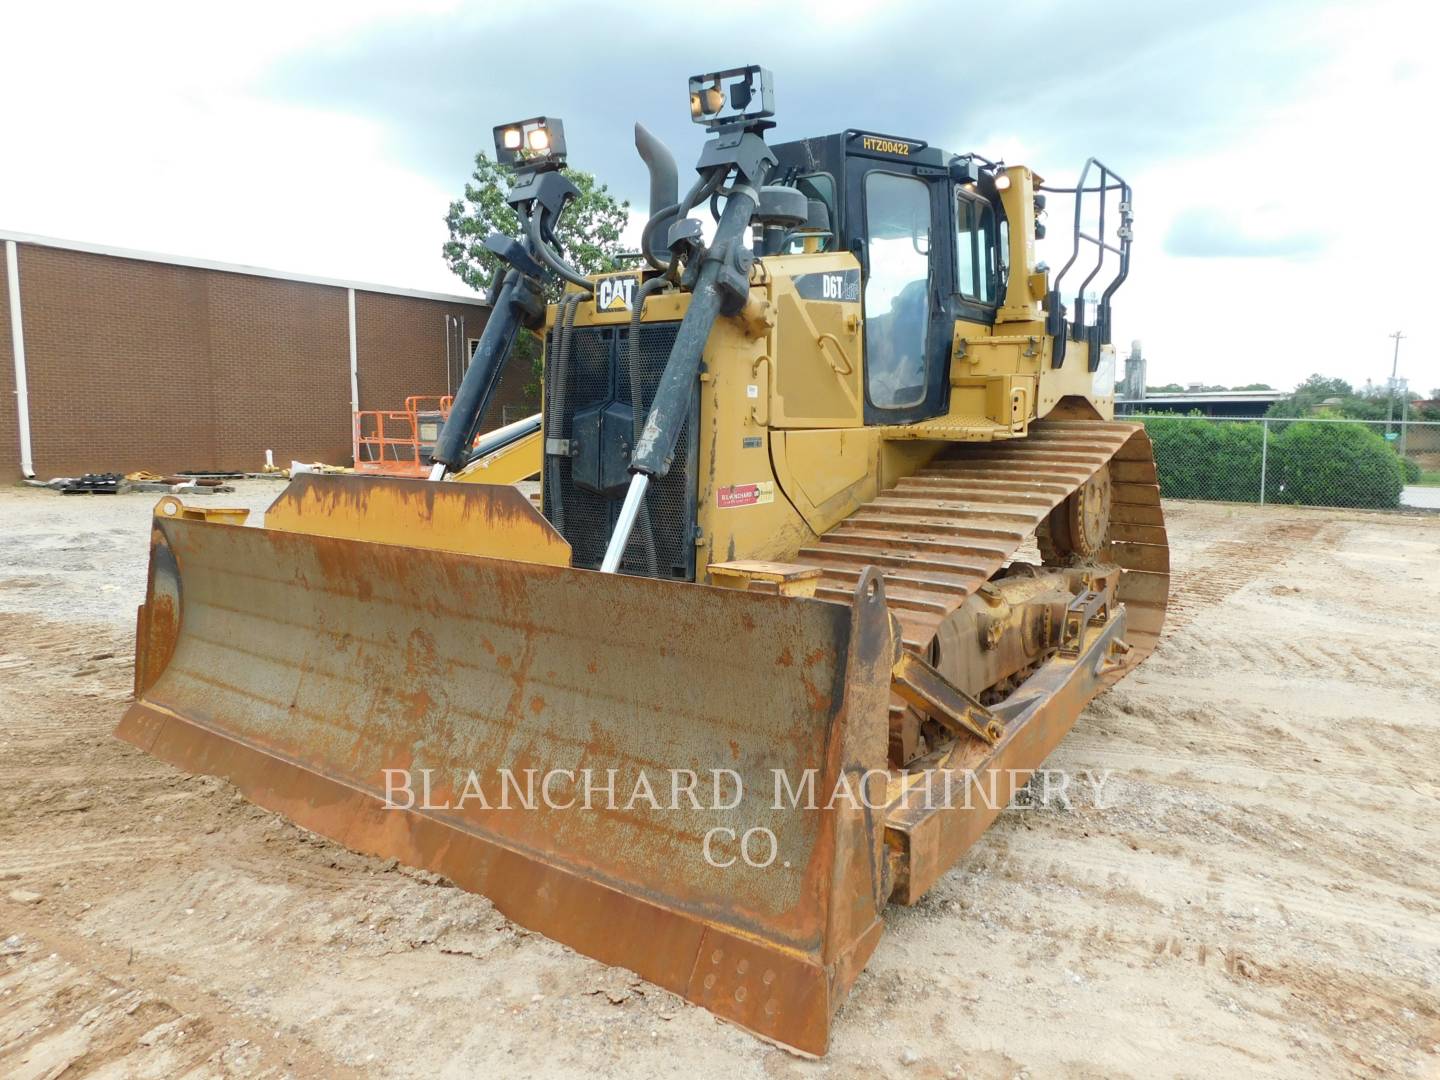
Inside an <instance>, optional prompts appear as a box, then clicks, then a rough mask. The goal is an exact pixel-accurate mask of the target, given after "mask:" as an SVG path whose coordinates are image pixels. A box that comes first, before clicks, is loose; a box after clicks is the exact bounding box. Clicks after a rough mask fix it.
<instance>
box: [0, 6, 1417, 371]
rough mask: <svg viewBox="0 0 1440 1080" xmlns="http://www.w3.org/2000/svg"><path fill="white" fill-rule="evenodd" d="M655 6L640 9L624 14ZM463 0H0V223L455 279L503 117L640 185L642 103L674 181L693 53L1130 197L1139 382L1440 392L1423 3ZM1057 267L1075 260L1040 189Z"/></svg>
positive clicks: (795, 98)
mask: <svg viewBox="0 0 1440 1080" xmlns="http://www.w3.org/2000/svg"><path fill="white" fill-rule="evenodd" d="M641 10H643V11H644V14H643V16H641V15H640V14H638V12H639V11H641ZM707 10H708V11H712V12H715V18H714V25H706V23H705V20H704V19H702V18H698V17H697V16H696V15H695V14H694V12H693V11H692V10H691V9H688V8H685V7H683V6H678V7H677V6H674V5H671V6H669V7H666V6H665V5H660V6H658V7H649V8H644V9H641V8H636V7H634V6H631V5H616V4H595V3H588V4H564V3H546V2H544V0H532V2H531V3H528V4H523V5H519V4H503V5H502V4H473V3H472V4H466V3H457V2H453V0H345V2H343V3H339V2H331V0H316V2H309V0H288V2H285V3H276V2H271V0H254V2H251V3H248V4H246V5H243V6H241V5H218V4H217V5H212V4H197V3H194V2H193V0H191V2H187V3H183V4H146V3H134V4H126V5H118V4H114V3H107V4H97V5H95V6H94V7H93V8H91V7H87V6H86V5H83V4H59V3H53V4H44V5H42V4H34V3H26V4H18V3H4V4H0V41H4V42H6V43H7V48H6V49H5V51H4V60H3V62H0V229H8V230H15V231H22V232H31V233H40V234H45V235H50V236H59V237H63V238H68V239H73V240H83V241H88V242H92V243H100V244H113V245H118V246H124V247H131V248H139V249H143V250H149V251H157V252H165V253H171V254H182V255H189V256H195V257H200V258H208V259H216V260H220V261H225V262H239V263H246V264H251V265H258V266H266V267H272V268H276V269H281V270H287V271H292V272H297V273H306V274H316V275H323V276H330V277H339V278H349V279H355V280H360V281H372V282H378V283H383V284H388V285H398V286H406V287H411V288H417V289H429V290H437V291H442V292H464V291H466V290H465V288H464V286H463V285H462V283H461V282H460V281H459V279H458V278H455V277H454V276H453V275H452V274H451V273H450V272H449V270H448V269H447V268H446V267H445V265H444V263H443V261H442V259H441V257H440V249H441V244H442V243H443V241H444V240H445V236H446V233H445V226H444V214H445V210H446V206H447V204H448V202H449V201H450V200H451V199H452V198H455V197H456V196H458V195H459V194H460V192H461V191H462V190H463V187H464V183H465V180H466V178H467V176H468V174H469V171H470V168H471V165H472V162H473V157H474V153H475V151H476V150H478V149H481V148H488V147H489V144H490V138H491V136H490V130H491V128H492V126H494V125H495V124H498V123H503V122H506V121H510V120H515V119H519V118H522V117H528V116H534V115H539V114H544V115H551V116H559V117H563V118H564V121H565V128H566V135H567V140H568V143H569V151H570V161H571V164H572V165H574V166H576V167H578V168H582V169H585V170H587V171H590V172H594V173H595V174H596V175H597V176H599V177H600V179H601V180H602V181H604V182H605V183H606V184H607V185H608V186H609V187H610V189H611V191H612V192H614V193H615V194H617V195H619V196H620V197H623V198H626V199H629V200H630V202H631V204H632V206H633V207H635V208H636V214H635V220H636V224H637V226H638V223H639V220H640V216H639V210H641V209H643V207H644V206H645V205H646V197H647V193H646V177H645V170H644V167H643V165H642V164H641V163H640V161H639V159H638V157H636V155H635V151H634V146H633V141H632V136H631V129H632V125H633V123H634V122H635V121H637V120H639V121H641V122H643V123H645V124H646V126H648V127H650V128H651V130H653V131H655V132H656V133H657V134H659V135H660V136H661V137H662V138H663V139H664V140H665V141H666V142H667V143H669V145H670V146H671V148H672V150H673V151H674V152H675V155H676V157H677V159H679V161H680V163H681V169H682V177H683V176H684V175H688V174H689V170H690V167H691V163H692V162H693V160H694V157H695V155H696V154H698V152H699V149H700V146H701V143H702V141H703V135H702V132H701V130H700V129H699V128H697V127H695V126H694V125H692V124H691V123H690V122H689V116H688V111H687V105H686V94H685V80H686V78H687V76H689V75H692V74H696V73H699V72H702V71H706V70H716V69H720V68H726V67H733V66H736V65H739V64H744V63H760V64H764V65H765V66H767V67H768V68H770V69H771V70H772V72H773V73H774V80H775V88H776V112H777V119H778V120H779V126H778V128H777V129H776V131H775V132H774V133H773V136H772V139H773V140H774V141H782V140H785V139H788V138H798V137H801V136H804V135H818V134H825V133H830V132H835V131H841V130H844V129H845V128H850V127H859V128H867V129H872V130H879V131H885V132H889V133H893V134H898V135H902V136H910V137H914V138H921V139H925V140H927V141H928V142H930V143H932V144H934V145H938V146H942V147H944V148H946V149H948V150H952V151H956V152H964V151H969V150H976V151H979V152H981V153H983V154H985V155H986V156H988V157H992V158H996V157H1003V158H1004V159H1005V160H1006V161H1007V162H1010V163H1012V164H1022V163H1023V164H1026V165H1029V166H1030V167H1031V168H1032V169H1034V170H1035V171H1036V172H1037V173H1039V174H1041V175H1042V176H1043V177H1044V178H1045V179H1046V180H1048V181H1050V182H1052V183H1055V184H1065V183H1069V182H1072V181H1073V180H1074V178H1075V177H1076V175H1077V174H1078V171H1079V169H1080V167H1081V165H1082V164H1083V163H1084V161H1085V159H1086V158H1087V157H1090V156H1095V157H1099V158H1101V159H1102V160H1104V161H1105V162H1107V163H1108V164H1109V165H1111V166H1113V167H1114V168H1115V169H1116V170H1118V171H1119V172H1120V173H1122V174H1123V175H1124V176H1125V177H1126V178H1127V179H1128V180H1129V181H1130V183H1131V185H1132V186H1133V188H1134V191H1135V214H1136V222H1135V245H1134V253H1133V260H1132V269H1131V276H1130V279H1129V281H1128V282H1127V283H1126V285H1125V286H1124V288H1123V289H1122V290H1121V291H1120V292H1119V293H1118V295H1117V297H1116V300H1115V339H1116V343H1117V346H1118V347H1119V349H1120V351H1121V352H1122V353H1124V352H1125V351H1127V349H1128V344H1129V342H1130V341H1131V340H1132V339H1140V340H1142V341H1143V343H1144V351H1145V354H1146V356H1147V358H1148V362H1149V382H1150V383H1151V384H1160V383H1167V382H1179V383H1189V382H1205V383H1219V384H1224V385H1239V384H1243V383H1251V382H1267V383H1270V384H1272V385H1275V386H1278V387H1289V386H1292V385H1294V384H1295V383H1297V382H1299V381H1300V380H1301V379H1303V378H1304V377H1305V376H1307V375H1309V374H1310V373H1312V372H1320V373H1323V374H1326V375H1332V376H1340V377H1343V378H1346V379H1348V380H1350V381H1351V382H1354V383H1356V384H1363V383H1364V381H1365V380H1366V379H1367V378H1370V379H1374V380H1375V381H1377V382H1383V381H1384V379H1386V378H1387V377H1388V376H1389V374H1390V364H1391V359H1392V348H1393V344H1394V343H1393V341H1392V340H1391V339H1390V337H1389V335H1390V334H1391V333H1393V332H1394V331H1396V330H1401V331H1403V332H1404V333H1405V335H1406V336H1405V338H1404V340H1403V342H1402V345H1401V354H1400V374H1401V376H1402V377H1408V378H1409V380H1410V385H1411V387H1412V388H1413V389H1418V390H1419V391H1420V392H1421V393H1426V392H1428V391H1429V390H1430V389H1431V388H1440V331H1437V330H1436V329H1435V327H1434V325H1433V324H1428V323H1426V322H1424V320H1423V318H1421V317H1420V316H1423V315H1425V313H1427V312H1429V311H1431V310H1433V309H1434V307H1435V306H1436V300H1435V294H1436V289H1435V287H1434V285H1433V284H1432V278H1433V276H1434V275H1433V272H1432V270H1431V268H1430V266H1429V265H1428V259H1429V258H1430V257H1432V256H1433V253H1434V252H1436V251H1437V250H1440V224H1437V215H1436V214H1435V212H1434V211H1433V210H1432V209H1431V208H1430V203H1431V202H1432V201H1433V200H1432V195H1431V191H1430V190H1429V187H1428V184H1427V182H1428V181H1431V180H1432V179H1433V178H1434V177H1435V176H1436V175H1437V173H1440V170H1437V168H1436V166H1437V164H1440V161H1437V158H1440V136H1437V134H1436V132H1437V130H1440V124H1436V123H1435V122H1434V121H1433V118H1430V117H1429V116H1428V114H1429V113H1430V111H1431V110H1432V109H1433V107H1434V105H1435V103H1437V102H1440V64H1437V63H1436V61H1435V60H1434V59H1433V57H1432V56H1430V55H1429V52H1430V51H1431V46H1432V44H1433V41H1434V40H1435V35H1436V30H1437V28H1440V15H1435V14H1432V13H1431V7H1430V5H1428V4H1425V3H1422V2H1418V0H1411V2H1387V0H1379V2H1372V3H1350V4H1346V3H1323V2H1310V3H1298V2H1291V0H1211V2H1209V3H1206V4H1203V5H1201V4H1194V3H1189V2H1185V3H1171V2H1168V0H1151V2H1148V3H1146V2H1122V0H1093V2H1091V3H1088V4H1074V3H1064V2H1060V0H1017V2H1012V3H1008V4H1004V5H994V6H993V7H992V6H978V5H966V4H959V3H954V2H948V3H947V2H935V3H921V2H915V3H904V2H891V3H886V4H866V3H859V2H856V0H817V2H813V3H794V4H782V3H778V2H775V0H770V2H768V3H750V2H749V0H731V2H730V3H728V4H727V5H725V7H724V15H723V17H721V16H720V14H719V11H720V9H716V8H710V9H707ZM1053 205H1054V210H1055V213H1054V215H1053V216H1052V221H1051V238H1052V239H1051V241H1049V242H1047V244H1046V245H1045V247H1044V248H1043V249H1042V254H1043V255H1045V257H1047V258H1048V259H1049V261H1050V262H1051V264H1052V265H1057V266H1058V265H1059V264H1060V263H1062V262H1063V261H1064V258H1065V257H1066V256H1067V255H1068V250H1066V251H1060V250H1059V249H1058V248H1057V245H1056V244H1055V243H1054V239H1055V238H1056V237H1060V236H1063V237H1065V238H1067V239H1066V240H1065V243H1064V245H1063V246H1067V247H1068V229H1067V228H1066V222H1065V218H1066V216H1067V211H1066V208H1065V207H1063V206H1062V205H1061V204H1059V203H1058V202H1057V203H1055V204H1053Z"/></svg>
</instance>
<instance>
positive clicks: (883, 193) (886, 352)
mask: <svg viewBox="0 0 1440 1080" xmlns="http://www.w3.org/2000/svg"><path fill="white" fill-rule="evenodd" d="M865 226H866V232H867V238H866V241H867V242H866V247H867V251H868V262H869V276H868V278H867V280H866V282H865V305H864V306H865V371H866V386H867V389H868V391H869V395H870V401H871V402H872V403H873V404H874V405H876V406H877V407H879V408H882V409H903V408H910V407H911V406H914V405H918V404H920V402H921V401H923V400H924V399H925V383H926V380H925V337H926V330H927V329H928V327H929V323H930V189H929V187H928V186H927V185H926V184H925V182H924V181H922V180H917V179H916V178H915V177H913V176H899V175H896V174H895V173H886V172H870V173H868V174H867V175H866V177H865Z"/></svg>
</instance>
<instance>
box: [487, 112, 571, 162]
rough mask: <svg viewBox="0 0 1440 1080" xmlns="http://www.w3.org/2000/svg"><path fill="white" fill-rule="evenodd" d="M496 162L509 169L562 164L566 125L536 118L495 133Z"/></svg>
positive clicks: (503, 126) (501, 127) (501, 126)
mask: <svg viewBox="0 0 1440 1080" xmlns="http://www.w3.org/2000/svg"><path fill="white" fill-rule="evenodd" d="M495 160H496V161H498V162H499V163H500V164H501V165H509V166H511V167H512V168H516V169H522V168H537V167H539V166H542V165H552V166H560V165H564V164H565V125H564V124H563V123H562V122H561V121H559V120H557V119H554V118H552V117H548V116H537V117H534V118H533V119H530V120H521V121H519V122H518V123H514V124H501V125H500V126H499V127H497V128H496V129H495Z"/></svg>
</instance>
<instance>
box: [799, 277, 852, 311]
mask: <svg viewBox="0 0 1440 1080" xmlns="http://www.w3.org/2000/svg"><path fill="white" fill-rule="evenodd" d="M795 291H796V292H798V293H799V294H800V296H801V298H802V299H805V300H834V301H842V302H846V301H848V302H850V303H859V301H860V271H859V270H841V271H839V272H838V273H832V274H799V275H797V276H796V278H795Z"/></svg>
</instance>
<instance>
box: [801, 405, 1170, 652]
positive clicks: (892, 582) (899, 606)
mask: <svg viewBox="0 0 1440 1080" xmlns="http://www.w3.org/2000/svg"><path fill="white" fill-rule="evenodd" d="M1107 464H1108V465H1109V466H1110V480H1111V492H1112V494H1111V508H1110V530H1109V536H1110V543H1109V545H1108V549H1107V551H1106V552H1104V553H1103V555H1102V561H1106V562H1111V563H1114V564H1115V565H1118V566H1119V567H1120V568H1121V569H1122V570H1123V571H1124V574H1123V575H1122V577H1121V580H1120V586H1119V592H1118V595H1119V598H1120V599H1121V600H1122V601H1124V603H1125V606H1126V609H1127V611H1128V633H1127V641H1128V643H1129V645H1130V648H1131V651H1130V654H1129V657H1128V661H1129V662H1128V663H1127V665H1126V668H1128V667H1132V666H1134V664H1136V663H1138V662H1139V661H1140V660H1143V659H1144V658H1145V657H1146V656H1148V655H1149V653H1150V652H1151V651H1152V650H1153V649H1154V648H1155V644H1156V642H1157V641H1158V640H1159V636H1160V628H1161V625H1162V624H1163V622H1164V619H1165V605H1166V601H1167V598H1168V595H1169V579H1170V557H1169V546H1168V543H1167V540H1166V536H1165V522H1164V518H1163V516H1162V514H1161V510H1160V487H1159V482H1158V479H1157V476H1156V473H1155V462H1154V459H1153V457H1152V455H1151V449H1150V439H1149V437H1148V436H1147V435H1146V434H1145V429H1144V427H1143V426H1142V425H1139V424H1124V423H1113V422H1102V421H1089V420H1046V421H1041V422H1040V423H1037V424H1035V425H1033V426H1032V427H1031V429H1030V433H1029V435H1028V436H1027V437H1026V438H1024V439H1023V440H1016V441H1014V442H995V443H957V444H956V445H954V446H953V447H951V448H949V449H947V450H945V451H944V452H942V453H941V455H940V456H939V457H937V458H936V459H935V460H934V461H933V462H931V464H930V465H929V466H928V467H927V468H924V469H922V470H920V471H919V472H918V473H916V474H914V475H913V476H907V477H906V478H905V479H903V480H901V481H900V482H899V484H897V485H896V486H895V487H893V488H891V489H889V490H887V491H884V492H882V493H881V494H880V495H879V496H878V497H877V498H875V499H873V500H871V501H870V502H868V503H866V504H865V505H864V506H862V507H860V508H859V509H858V510H856V511H855V512H854V513H853V514H851V515H850V516H849V517H848V518H846V519H845V520H844V521H843V522H841V523H840V524H839V525H837V526H836V527H835V528H834V529H832V530H831V531H830V532H828V533H826V534H825V535H824V536H822V537H820V538H819V540H818V541H817V542H816V543H814V544H811V545H810V546H808V547H805V548H803V549H801V551H800V553H799V556H798V561H801V562H804V563H808V564H812V565H816V566H819V567H821V568H822V569H823V570H824V576H823V577H822V578H821V580H820V585H819V587H818V588H817V590H816V595H817V596H819V597H822V598H824V599H828V600H838V601H841V602H844V603H849V602H850V598H851V597H852V595H853V593H854V590H855V584H856V582H857V581H859V579H860V574H861V573H862V572H863V570H864V568H865V567H866V566H875V567H877V568H878V569H880V571H881V572H882V573H883V574H884V575H885V596H886V599H887V601H888V603H889V605H890V608H891V610H892V611H893V612H894V614H895V616H896V617H897V618H898V619H899V621H900V625H901V628H902V631H903V634H904V640H905V645H906V647H907V648H910V649H913V650H916V651H920V652H923V651H925V650H927V649H928V648H929V646H930V643H931V642H932V641H933V640H934V637H935V634H936V632H937V631H938V629H939V627H940V624H941V622H943V621H944V619H945V618H946V617H947V616H948V615H950V613H952V612H953V611H955V610H956V609H957V608H958V607H960V605H961V604H963V603H964V602H965V599H966V597H968V596H969V595H970V594H971V593H972V592H974V591H975V589H977V588H979V586H981V585H982V584H984V583H985V582H986V581H988V580H989V579H990V578H991V577H992V576H993V575H994V574H995V573H996V571H998V570H999V569H1000V568H1001V567H1002V566H1004V565H1005V564H1006V563H1007V562H1009V561H1010V559H1011V558H1012V557H1013V556H1014V553H1015V551H1016V550H1017V549H1018V548H1019V547H1020V546H1021V545H1022V544H1023V543H1024V542H1025V541H1026V540H1027V539H1028V538H1029V537H1031V536H1033V535H1034V534H1035V532H1036V530H1037V529H1038V528H1039V527H1040V525H1041V523H1042V522H1043V521H1044V520H1045V519H1046V517H1047V516H1048V515H1049V514H1050V512H1051V511H1052V510H1054V509H1055V508H1056V507H1057V506H1059V505H1060V504H1061V503H1062V502H1063V501H1064V500H1065V498H1066V496H1068V495H1069V494H1070V493H1071V492H1073V491H1075V490H1076V489H1077V488H1078V487H1079V486H1080V485H1081V484H1083V483H1084V482H1085V481H1086V480H1088V479H1089V478H1090V477H1091V476H1093V475H1095V473H1097V472H1099V471H1100V470H1101V469H1102V468H1104V467H1105V466H1106V465H1107ZM1118 674H1119V673H1117V675H1116V677H1118Z"/></svg>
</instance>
